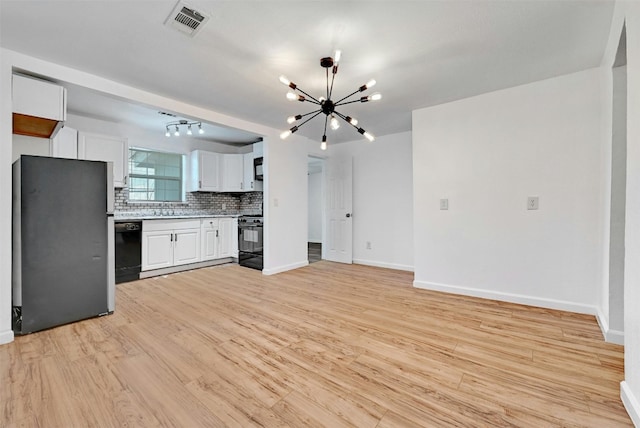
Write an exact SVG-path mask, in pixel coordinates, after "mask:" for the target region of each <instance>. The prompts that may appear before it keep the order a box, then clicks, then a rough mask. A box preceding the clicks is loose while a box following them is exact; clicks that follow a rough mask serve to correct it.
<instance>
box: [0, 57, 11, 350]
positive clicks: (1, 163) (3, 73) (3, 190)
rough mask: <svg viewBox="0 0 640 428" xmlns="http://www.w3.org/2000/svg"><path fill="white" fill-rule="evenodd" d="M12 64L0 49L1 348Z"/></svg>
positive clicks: (7, 327)
mask: <svg viewBox="0 0 640 428" xmlns="http://www.w3.org/2000/svg"><path fill="white" fill-rule="evenodd" d="M11 123H12V121H11V63H10V62H9V60H8V58H7V56H6V55H5V53H4V52H3V51H2V49H0V344H2V343H7V342H11V341H12V340H13V331H12V330H11V163H12V162H11V160H12V158H11V155H12V144H11V142H12V138H11V128H12V124H11Z"/></svg>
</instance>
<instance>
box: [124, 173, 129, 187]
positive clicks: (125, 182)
mask: <svg viewBox="0 0 640 428" xmlns="http://www.w3.org/2000/svg"><path fill="white" fill-rule="evenodd" d="M128 178H129V176H128V175H125V176H124V185H125V186H126V185H127V179H128Z"/></svg>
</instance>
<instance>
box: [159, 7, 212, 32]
mask: <svg viewBox="0 0 640 428" xmlns="http://www.w3.org/2000/svg"><path fill="white" fill-rule="evenodd" d="M208 20H209V16H207V15H205V14H204V13H202V12H198V11H197V10H195V9H193V8H191V7H189V6H187V5H186V4H185V3H183V2H181V1H179V2H178V4H176V7H174V8H173V10H172V11H171V13H170V14H169V16H168V17H167V20H166V21H165V22H164V25H166V26H167V27H171V28H175V29H176V30H178V31H180V32H181V33H183V34H186V35H187V36H189V37H194V36H195V35H196V34H198V32H199V31H200V29H201V28H202V27H203V26H204V24H206V22H207V21H208Z"/></svg>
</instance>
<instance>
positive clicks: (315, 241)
mask: <svg viewBox="0 0 640 428" xmlns="http://www.w3.org/2000/svg"><path fill="white" fill-rule="evenodd" d="M323 171H324V160H323V159H321V158H317V157H313V156H309V158H308V171H307V183H308V192H307V194H308V196H309V209H308V215H309V223H308V237H307V257H308V260H309V263H315V262H317V261H320V260H321V259H322V237H323V236H324V235H323V216H324V210H323V203H322V201H323V200H324V198H323V194H324V192H323V181H324V179H323V177H324V174H323Z"/></svg>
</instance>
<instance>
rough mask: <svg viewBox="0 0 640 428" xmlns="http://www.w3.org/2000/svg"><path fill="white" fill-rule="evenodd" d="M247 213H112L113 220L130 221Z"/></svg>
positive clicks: (227, 215) (233, 215) (229, 215)
mask: <svg viewBox="0 0 640 428" xmlns="http://www.w3.org/2000/svg"><path fill="white" fill-rule="evenodd" d="M241 215H247V214H237V213H236V214H213V213H197V214H171V213H168V214H157V213H144V212H116V213H115V214H114V215H113V219H114V220H115V221H131V220H172V219H189V218H217V217H240V216H241Z"/></svg>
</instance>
